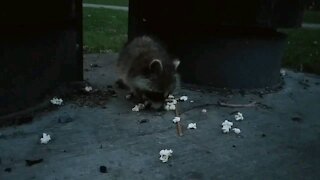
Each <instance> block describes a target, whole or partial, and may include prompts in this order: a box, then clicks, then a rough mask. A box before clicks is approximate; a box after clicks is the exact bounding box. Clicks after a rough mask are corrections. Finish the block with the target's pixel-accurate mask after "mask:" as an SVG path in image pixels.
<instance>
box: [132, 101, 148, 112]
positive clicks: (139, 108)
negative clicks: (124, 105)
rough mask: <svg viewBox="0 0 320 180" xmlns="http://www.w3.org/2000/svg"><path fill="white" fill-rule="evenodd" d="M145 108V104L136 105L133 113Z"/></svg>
mask: <svg viewBox="0 0 320 180" xmlns="http://www.w3.org/2000/svg"><path fill="white" fill-rule="evenodd" d="M144 107H145V106H144V104H142V103H139V104H137V105H135V106H134V107H133V108H132V111H134V112H138V111H140V110H142V109H144Z"/></svg>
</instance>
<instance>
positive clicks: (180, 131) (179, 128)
mask: <svg viewBox="0 0 320 180" xmlns="http://www.w3.org/2000/svg"><path fill="white" fill-rule="evenodd" d="M175 112H176V117H180V113H179V103H177V104H176V111H175ZM176 127H177V133H178V136H183V133H182V127H181V124H180V122H179V121H178V122H177V123H176Z"/></svg>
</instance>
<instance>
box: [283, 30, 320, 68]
mask: <svg viewBox="0 0 320 180" xmlns="http://www.w3.org/2000/svg"><path fill="white" fill-rule="evenodd" d="M281 32H284V33H286V34H288V42H287V47H286V50H285V54H284V58H283V66H285V67H289V68H293V69H297V70H300V66H301V65H302V67H303V70H304V71H305V72H309V73H316V74H320V30H319V29H292V30H281Z"/></svg>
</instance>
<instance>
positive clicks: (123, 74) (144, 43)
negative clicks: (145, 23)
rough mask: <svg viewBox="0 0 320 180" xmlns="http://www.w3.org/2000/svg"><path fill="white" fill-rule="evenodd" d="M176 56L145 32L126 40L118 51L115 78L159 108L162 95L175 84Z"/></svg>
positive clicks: (142, 98) (161, 102) (167, 92)
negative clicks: (116, 74) (128, 40)
mask: <svg viewBox="0 0 320 180" xmlns="http://www.w3.org/2000/svg"><path fill="white" fill-rule="evenodd" d="M179 64H180V61H179V60H178V59H173V58H172V57H170V56H169V54H168V53H167V51H166V49H165V48H164V47H163V46H162V45H161V44H160V43H158V42H157V41H156V40H154V39H153V38H151V37H149V36H141V37H137V38H135V39H133V40H132V41H131V42H129V43H127V44H126V45H125V47H124V48H123V49H122V51H121V52H120V54H119V58H118V61H117V71H118V75H119V80H120V81H121V82H122V83H123V84H124V85H126V86H127V87H128V88H129V89H130V91H131V92H132V93H133V95H134V97H135V98H137V99H139V100H141V101H148V102H150V103H151V105H152V107H153V108H156V109H158V108H160V107H161V105H162V104H163V102H164V101H165V99H166V98H167V97H168V95H169V94H171V93H172V92H173V91H174V90H175V89H176V88H177V85H179V82H180V80H179V79H180V78H179V75H178V73H177V68H178V66H179Z"/></svg>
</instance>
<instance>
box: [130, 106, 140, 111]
mask: <svg viewBox="0 0 320 180" xmlns="http://www.w3.org/2000/svg"><path fill="white" fill-rule="evenodd" d="M139 110H140V109H139V106H138V105H135V106H134V107H133V108H132V111H134V112H138V111H139Z"/></svg>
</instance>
